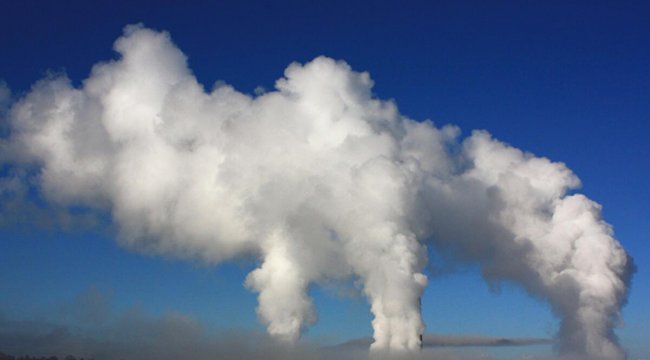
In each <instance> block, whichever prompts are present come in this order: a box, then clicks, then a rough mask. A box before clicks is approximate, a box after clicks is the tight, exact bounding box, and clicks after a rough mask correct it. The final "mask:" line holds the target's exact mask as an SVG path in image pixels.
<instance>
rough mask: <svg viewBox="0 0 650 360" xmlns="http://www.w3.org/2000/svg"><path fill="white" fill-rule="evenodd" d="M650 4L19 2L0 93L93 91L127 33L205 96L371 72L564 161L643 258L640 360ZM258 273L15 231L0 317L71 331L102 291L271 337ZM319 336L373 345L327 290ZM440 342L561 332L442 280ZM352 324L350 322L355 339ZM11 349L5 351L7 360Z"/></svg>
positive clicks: (642, 261)
mask: <svg viewBox="0 0 650 360" xmlns="http://www.w3.org/2000/svg"><path fill="white" fill-rule="evenodd" d="M648 19H650V5H649V4H648V3H647V2H643V1H616V2H614V1H584V2H581V1H573V2H560V1H550V2H530V1H506V2H501V1H498V2H485V1H475V2H473V1H422V2H419V1H416V2H408V3H404V2H397V1H395V2H364V1H359V2H353V3H349V2H347V1H327V2H320V3H319V4H315V3H312V2H308V1H288V2H287V1H279V2H271V1H268V2H243V1H218V2H213V3H212V4H211V5H207V4H203V3H199V2H198V1H139V2H138V1H110V2H108V1H105V2H94V1H86V2H81V1H79V2H76V1H66V2H58V1H5V2H4V3H3V4H2V5H0V79H3V80H4V81H5V82H6V83H7V84H8V85H9V87H10V88H11V89H12V91H13V92H14V95H15V96H16V97H19V96H20V95H21V93H23V92H25V91H27V90H29V88H30V86H31V84H33V83H34V82H35V81H36V80H38V79H39V78H42V77H43V76H44V74H45V73H46V71H48V70H54V71H64V72H65V73H67V74H68V76H69V77H70V78H71V79H72V80H73V82H74V83H76V84H78V83H79V82H80V81H81V80H82V79H84V78H85V77H86V76H87V75H88V73H89V71H90V68H91V66H92V65H93V64H94V63H96V62H98V61H100V60H106V59H110V58H113V57H114V56H115V54H114V53H113V52H112V43H113V41H114V40H115V39H116V38H117V37H118V36H120V34H121V31H122V28H123V27H124V26H125V25H127V24H132V23H138V22H142V23H144V24H145V25H146V26H148V27H152V28H154V29H158V30H166V31H169V32H170V34H171V36H172V39H173V41H174V42H175V43H176V45H177V46H178V47H179V48H180V49H181V50H182V51H183V52H184V53H185V54H186V55H187V56H188V57H189V66H190V68H191V69H192V70H193V71H194V73H195V75H196V77H197V78H198V80H199V81H200V82H202V83H203V84H204V85H206V86H208V87H209V86H210V85H211V84H212V83H213V82H215V81H217V80H223V81H225V82H227V83H229V84H232V85H233V86H234V87H235V88H237V89H238V90H240V91H243V92H248V93H252V92H253V91H254V89H255V88H256V87H257V86H260V85H261V86H263V87H265V88H272V87H273V84H274V82H275V80H276V79H277V78H279V77H280V76H282V72H283V70H284V68H285V67H286V66H287V65H288V64H289V63H291V62H293V61H299V62H305V61H308V60H311V59H313V58H314V57H316V56H318V55H326V56H329V57H333V58H336V59H343V60H345V61H347V62H348V63H349V64H350V65H351V66H352V68H353V69H355V70H358V71H368V72H369V73H370V75H371V77H372V78H373V79H374V80H375V84H376V85H375V88H374V91H375V93H376V95H377V96H378V97H380V98H393V99H395V100H396V102H397V104H398V106H399V108H400V111H401V112H402V113H404V114H406V115H407V116H409V117H411V118H414V119H432V120H433V121H435V122H436V123H437V124H439V125H442V124H446V123H453V124H456V125H458V126H459V127H460V128H461V129H462V130H463V131H464V133H465V134H468V133H469V132H470V131H471V130H472V129H486V130H488V131H489V132H491V133H492V134H493V135H494V136H495V137H496V138H498V139H500V140H502V141H505V142H508V143H510V144H512V145H514V146H516V147H519V148H522V149H525V150H528V151H531V152H533V153H535V154H537V155H540V156H546V157H549V158H551V159H553V160H556V161H563V162H565V163H566V164H567V165H568V166H569V167H570V168H571V169H572V170H573V171H574V172H575V173H576V174H577V175H578V176H579V177H580V178H581V180H582V182H583V188H582V189H581V192H584V193H585V194H587V195H588V196H589V197H591V198H592V199H594V200H596V201H598V202H599V203H601V204H602V205H603V214H604V217H605V219H606V220H607V221H608V222H609V223H611V224H612V225H613V226H614V230H615V233H616V237H617V238H618V239H619V241H620V242H621V243H622V244H623V246H624V247H625V248H626V249H627V250H628V251H629V252H630V254H631V255H632V256H633V257H634V259H635V262H636V264H637V266H638V272H637V274H636V276H635V277H634V280H633V284H632V292H631V295H630V299H629V303H628V305H627V306H626V307H625V309H624V313H623V314H624V320H625V324H624V325H623V327H621V328H620V329H619V330H618V331H617V333H618V334H619V337H620V340H621V343H622V345H623V347H625V348H627V349H628V351H629V352H630V354H631V355H632V357H631V358H632V359H635V358H641V357H646V358H647V357H649V356H650V345H649V344H648V342H647V339H646V337H647V334H648V333H650V325H648V324H650V306H648V304H650V270H648V267H647V265H646V264H650V241H649V239H648V236H649V235H648V234H650V190H649V185H650V170H649V168H650V141H648V138H649V137H650V22H649V21H648ZM251 266H252V264H248V263H245V262H242V263H237V264H227V265H223V266H220V267H217V268H208V267H201V266H196V265H195V264H191V263H185V262H180V261H176V260H170V259H161V258H154V257H146V256H142V255H136V254H132V253H129V252H128V251H126V250H123V249H121V248H119V247H118V246H117V245H116V244H115V242H113V240H112V238H111V235H110V234H109V233H103V232H102V233H97V232H82V231H72V232H62V231H59V230H56V229H16V228H4V229H0V294H2V295H1V296H0V314H1V315H3V316H5V317H9V318H15V319H46V320H48V321H61V322H66V321H67V322H70V321H71V320H70V319H66V318H65V317H64V316H58V315H57V309H60V308H61V306H63V305H64V304H67V303H70V302H72V301H74V298H75V297H76V296H77V295H78V294H79V293H83V292H84V291H87V289H89V288H91V287H96V288H97V289H100V290H101V291H102V292H103V293H105V294H108V295H107V296H108V297H110V300H111V302H112V304H113V306H114V307H115V311H114V313H118V312H119V311H120V309H128V308H131V307H134V306H142V307H143V308H145V309H147V311H149V312H151V313H152V314H162V313H166V312H170V311H177V312H181V313H185V314H188V315H190V316H193V317H196V318H197V319H200V321H201V322H203V323H204V324H205V325H206V326H208V327H216V328H232V327H241V328H245V329H262V327H261V325H259V324H258V323H257V321H256V317H255V312H254V308H255V303H256V301H255V295H254V294H251V293H249V292H247V291H246V290H245V289H243V287H242V281H243V278H244V276H245V274H246V271H247V270H249V269H250V268H251ZM313 295H314V297H315V299H316V306H317V309H318V311H319V315H320V321H319V323H318V324H317V325H315V326H314V327H313V328H312V329H311V330H310V331H309V333H308V335H307V336H308V337H311V338H314V339H325V340H326V341H330V342H336V341H341V340H345V339H348V338H353V337H360V336H368V335H370V334H371V329H370V325H369V321H370V314H369V312H368V309H367V306H366V303H365V300H363V299H362V298H350V297H336V296H335V295H334V292H333V291H331V290H327V289H325V290H321V289H314V292H313ZM422 305H423V312H424V317H425V322H426V323H427V325H428V329H429V331H432V332H437V333H471V334H483V335H495V336H534V337H544V336H549V335H551V334H552V333H553V332H554V331H555V327H556V320H555V319H554V318H553V316H552V315H551V313H550V311H549V309H548V308H547V306H546V305H544V304H542V303H539V302H537V301H536V300H532V299H530V298H528V297H527V296H526V295H525V294H524V293H523V292H522V291H520V290H518V289H517V288H515V287H510V286H507V285H506V286H505V287H504V288H503V289H502V291H501V294H500V295H496V294H494V293H492V292H490V291H489V290H488V288H487V286H486V285H485V284H483V283H482V281H481V280H480V276H479V274H478V272H477V271H476V269H473V268H469V269H465V270H463V271H461V273H459V274H453V275H444V276H441V277H440V278H432V279H431V281H430V285H429V287H428V289H427V290H426V296H425V298H424V299H423V304H422ZM341 322H345V324H348V325H349V326H346V327H344V328H342V327H341V326H340V324H341ZM0 350H1V349H0Z"/></svg>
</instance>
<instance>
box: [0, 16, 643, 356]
mask: <svg viewBox="0 0 650 360" xmlns="http://www.w3.org/2000/svg"><path fill="white" fill-rule="evenodd" d="M115 50H116V51H117V52H119V53H120V55H121V57H120V58H119V59H118V60H116V61H110V62H105V63H100V64H97V65H96V66H95V67H94V68H93V70H92V73H91V74H90V76H89V77H88V79H86V80H85V81H84V82H83V85H82V86H81V87H80V88H74V87H73V86H71V84H70V81H69V80H68V79H67V78H65V77H64V76H58V77H50V78H47V79H44V80H42V81H40V82H39V83H37V84H36V85H35V86H34V87H33V89H32V90H31V92H30V93H28V94H27V95H26V96H24V97H23V98H22V99H20V100H19V101H18V102H17V103H15V104H14V105H13V107H12V108H11V110H10V112H9V115H8V116H7V119H8V122H9V133H10V135H9V136H8V137H7V138H6V139H5V140H3V142H2V143H1V145H2V156H1V157H0V159H3V161H4V162H5V163H6V164H9V165H10V166H12V167H13V168H27V169H32V170H33V169H34V168H35V169H37V171H35V172H34V171H13V172H7V174H10V175H8V176H17V177H19V178H20V180H21V181H24V182H25V183H29V184H35V185H34V186H35V187H36V188H37V189H38V190H39V191H40V193H41V194H42V196H43V197H44V198H45V199H46V200H48V201H50V202H52V203H54V204H58V205H62V206H73V205H82V206H88V207H91V208H94V209H100V210H103V211H110V214H111V215H112V219H113V221H114V223H115V224H116V226H117V228H118V229H119V232H120V236H119V239H120V241H121V243H122V244H124V245H125V246H127V247H130V248H134V249H138V250H144V251H150V252H155V253H164V254H172V255H175V256H181V257H187V258H198V259H201V260H205V261H208V262H212V263H216V262H220V261H225V260H228V259H232V258H234V257H237V256H242V255H249V254H254V255H257V256H259V258H260V259H261V263H260V266H259V268H257V269H256V270H254V271H253V272H251V273H250V274H249V275H248V277H247V280H246V286H247V287H248V288H250V289H251V290H254V291H256V292H258V293H259V306H258V310H257V311H258V314H259V316H260V318H261V320H262V321H263V322H264V323H265V324H266V325H267V327H268V331H269V333H270V334H272V335H274V336H276V337H278V338H281V339H285V340H288V341H295V340H296V339H297V338H298V337H299V335H300V333H301V330H302V329H303V328H304V327H306V326H308V325H309V324H311V323H313V322H314V321H315V318H316V315H315V311H314V309H313V306H312V301H311V299H310V297H309V295H308V292H307V290H308V287H309V286H310V284H313V283H318V282H320V281H324V280H328V279H335V278H348V277H357V278H359V279H360V280H361V281H362V284H363V292H364V293H365V295H366V296H367V297H368V300H369V303H370V305H371V310H372V313H373V314H374V317H375V318H374V320H373V323H372V326H373V329H374V343H373V345H372V347H373V348H375V349H392V350H393V349H416V348H418V347H419V346H420V341H421V340H420V335H421V334H423V332H424V324H423V323H422V319H421V316H420V304H419V299H420V297H421V295H422V291H423V289H424V287H425V286H426V283H427V278H426V276H425V275H424V274H423V273H422V272H423V269H424V268H425V266H426V263H427V255H426V254H427V250H426V246H427V245H432V246H435V247H436V249H438V251H440V252H442V253H444V254H447V255H448V256H450V257H451V258H454V259H457V260H459V261H469V262H478V263H480V264H481V265H482V269H483V272H484V275H485V277H486V278H487V279H488V280H508V281H514V282H517V283H519V284H521V285H522V286H523V287H524V288H525V289H526V290H527V291H529V292H530V293H531V294H533V295H535V296H539V297H541V298H544V299H546V300H548V301H549V302H550V304H551V305H552V307H553V309H554V311H555V312H556V313H557V315H558V316H559V317H560V318H561V321H562V326H561V329H560V331H559V338H560V343H561V350H562V351H564V352H565V353H576V354H583V355H588V356H604V357H606V358H621V357H623V356H624V354H623V352H622V351H621V350H620V348H619V347H618V346H617V344H616V342H615V338H614V335H613V332H612V328H613V326H614V324H615V322H616V321H617V318H618V316H619V311H620V307H621V305H622V303H623V302H624V301H625V297H626V293H627V290H626V280H627V277H628V276H629V271H628V269H629V267H630V266H629V260H628V257H627V255H626V253H625V251H624V250H623V249H622V248H621V246H620V244H619V243H618V242H617V241H616V240H615V239H614V238H613V237H612V230H611V228H610V226H609V225H607V224H606V223H605V222H603V221H602V220H601V219H600V207H599V205H598V204H596V203H594V202H593V201H591V200H589V199H588V198H586V197H584V196H582V195H567V191H568V190H570V189H572V188H575V187H577V186H578V185H579V181H578V179H577V178H576V177H575V176H574V175H573V174H572V173H571V171H570V170H569V169H567V168H566V167H565V166H564V165H563V164H561V163H553V162H551V161H549V160H547V159H545V158H538V157H534V156H533V155H530V154H527V153H523V152H521V151H520V150H518V149H515V148H512V147H510V146H508V145H506V144H503V143H501V142H498V141H496V140H494V139H492V138H491V137H490V135H489V134H487V133H485V132H475V133H473V134H472V135H471V136H469V137H468V138H466V139H464V140H462V141H461V140H459V131H458V129H457V128H455V127H453V126H446V127H443V128H437V127H435V126H434V125H433V124H432V123H431V122H428V121H426V122H417V121H414V120H411V119H408V118H406V117H404V116H403V115H401V114H400V113H399V112H398V110H397V108H396V106H395V105H394V104H393V103H392V102H390V101H381V100H378V99H375V98H373V97H372V94H371V87H372V81H371V80H370V78H369V76H368V74H367V73H357V72H354V71H352V70H351V69H350V67H349V66H348V65H347V64H345V63H344V62H337V61H334V60H332V59H329V58H325V57H319V58H316V59H314V60H313V61H311V62H309V63H307V64H304V65H301V64H295V63H294V64H291V65H290V66H289V67H288V68H287V69H286V71H285V76H284V77H283V78H281V79H280V80H278V82H277V84H276V90H275V91H271V92H268V93H265V94H262V95H259V96H256V97H251V96H248V95H245V94H242V93H240V92H237V91H236V90H234V89H233V88H232V87H230V86H225V85H222V86H218V87H216V88H215V89H213V90H212V91H211V92H209V93H206V92H205V91H204V89H203V87H202V86H201V85H200V84H199V83H198V82H197V81H196V79H195V78H194V76H193V75H192V73H191V71H190V70H189V69H188V67H187V64H186V58H185V56H184V55H183V54H182V53H181V51H180V50H179V49H177V48H176V47H175V46H174V45H173V44H172V42H171V40H170V38H169V36H168V34H166V33H160V32H155V31H152V30H149V29H146V28H143V27H141V26H129V27H127V28H126V29H125V32H124V36H123V37H121V38H119V39H118V40H117V41H116V43H115ZM16 174H17V175H16ZM25 174H27V175H25ZM29 174H32V175H29Z"/></svg>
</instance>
